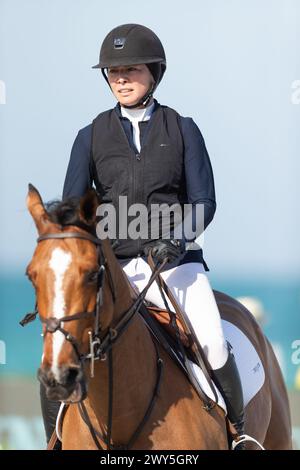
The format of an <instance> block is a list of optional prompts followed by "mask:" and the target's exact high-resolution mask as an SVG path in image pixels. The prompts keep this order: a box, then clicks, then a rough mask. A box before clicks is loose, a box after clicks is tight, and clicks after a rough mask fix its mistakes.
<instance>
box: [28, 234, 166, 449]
mask: <svg viewBox="0 0 300 470" xmlns="http://www.w3.org/2000/svg"><path fill="white" fill-rule="evenodd" d="M66 238H78V239H82V240H87V241H90V242H92V243H93V244H94V245H96V247H97V252H98V265H99V271H98V276H97V296H96V306H95V309H94V310H93V311H89V312H87V311H85V312H77V313H75V314H73V315H66V316H64V317H63V318H56V317H50V318H47V319H43V318H41V316H40V315H39V312H38V307H37V302H36V304H35V310H34V312H32V313H28V314H27V315H25V317H24V318H23V319H22V320H21V321H20V324H21V326H25V325H27V324H28V323H30V322H32V321H33V320H35V319H36V317H37V316H39V318H40V320H41V322H42V323H43V324H45V334H47V333H50V334H53V333H55V332H56V331H60V332H61V333H62V334H63V335H64V336H65V338H66V340H67V341H68V342H70V343H71V345H72V346H73V349H74V351H75V353H76V356H77V358H78V360H79V361H80V363H81V365H82V366H83V364H84V362H85V361H86V360H90V371H91V377H94V362H95V360H99V359H100V360H102V361H105V360H106V359H107V358H108V370H109V374H108V376H109V400H108V424H107V434H106V436H103V435H100V434H99V433H98V432H97V431H96V430H95V429H94V427H93V425H92V423H91V420H90V418H89V416H88V413H87V410H86V407H85V404H84V402H83V401H80V402H78V403H77V405H78V407H79V412H80V415H81V417H82V419H83V420H84V422H85V423H86V424H87V426H88V428H89V431H90V434H91V436H92V438H93V440H94V442H95V444H96V447H97V448H98V449H99V450H103V447H102V446H101V445H100V444H99V441H98V438H99V439H100V440H101V441H102V442H103V443H104V444H105V446H106V447H107V450H111V449H125V450H128V449H130V448H131V447H132V445H133V444H134V442H135V441H136V439H137V437H138V436H139V434H140V433H141V431H142V429H143V427H144V425H145V423H146V422H147V419H148V418H149V416H150V414H151V411H152V409H153V407H154V404H155V399H156V398H157V394H158V390H159V387H160V383H161V377H162V367H163V361H162V359H161V357H160V356H159V351H158V347H157V344H156V342H155V341H154V339H153V337H152V335H151V338H152V340H153V344H154V346H155V350H156V358H157V360H156V364H157V378H156V383H155V387H154V390H153V394H152V398H151V400H150V403H149V405H148V407H147V410H146V412H145V415H144V417H143V419H142V421H141V423H140V424H139V425H138V427H137V428H136V430H135V432H134V433H133V435H132V436H131V438H130V440H129V442H128V443H127V444H126V445H121V446H118V445H113V444H112V443H111V433H112V416H113V413H112V412H113V409H112V404H113V357H112V354H113V345H114V344H115V343H116V342H117V340H118V339H119V338H120V336H121V335H122V334H123V333H124V331H126V329H127V327H128V326H129V324H130V322H131V320H132V319H133V318H134V316H135V314H136V313H137V312H138V311H139V309H140V307H141V305H142V303H143V301H144V298H145V296H146V294H147V291H148V289H149V287H150V286H151V284H152V283H153V282H154V280H155V279H156V278H157V277H158V276H159V274H160V272H161V271H162V270H163V268H164V265H165V264H166V263H165V262H163V263H161V264H160V265H159V266H158V265H156V267H155V269H154V271H153V273H152V276H151V277H150V280H149V282H148V284H147V286H146V287H145V288H144V289H143V290H142V291H141V292H140V294H139V295H138V296H137V298H136V299H135V300H134V302H133V304H132V305H131V306H130V308H129V309H128V310H127V311H125V312H124V314H123V315H122V317H121V319H120V320H119V321H118V323H117V324H116V325H115V326H114V328H111V327H110V328H108V331H107V332H106V333H105V334H104V332H103V331H102V330H101V322H100V310H101V306H102V305H103V282H104V277H105V275H107V277H108V282H109V286H110V290H111V293H112V299H113V302H115V299H116V296H115V290H114V285H113V279H112V276H111V274H110V271H109V269H108V266H107V261H106V259H105V256H104V253H103V250H102V246H101V245H102V242H101V240H99V239H98V238H97V237H95V236H93V235H91V234H89V233H84V234H83V233H79V232H61V233H48V234H44V235H41V236H40V237H38V239H37V243H40V242H43V241H45V240H51V239H66ZM90 317H94V318H95V321H94V329H93V332H89V342H90V351H89V353H88V354H83V353H81V352H80V347H79V343H78V341H77V339H76V338H75V337H74V336H72V335H71V334H70V333H69V332H68V331H66V330H65V329H64V328H63V327H62V323H64V322H71V321H78V320H81V319H84V318H90Z"/></svg>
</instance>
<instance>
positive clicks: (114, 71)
mask: <svg viewBox="0 0 300 470" xmlns="http://www.w3.org/2000/svg"><path fill="white" fill-rule="evenodd" d="M108 81H109V84H110V86H111V89H112V92H113V94H114V95H115V97H116V99H117V100H118V101H119V103H120V104H121V105H126V106H131V105H134V104H136V103H137V102H138V101H139V100H140V99H141V98H143V96H144V95H145V94H146V93H147V91H148V90H149V87H150V85H151V84H152V83H154V80H153V77H152V75H151V73H150V70H149V69H148V67H147V66H146V65H145V64H139V65H130V66H129V65H128V66H123V67H110V68H109V69H108Z"/></svg>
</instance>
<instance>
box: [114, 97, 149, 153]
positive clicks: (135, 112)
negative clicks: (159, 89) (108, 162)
mask: <svg viewBox="0 0 300 470" xmlns="http://www.w3.org/2000/svg"><path fill="white" fill-rule="evenodd" d="M154 105H155V103H154V102H153V103H152V104H150V105H149V106H147V107H146V108H143V109H128V108H123V106H121V113H122V116H123V117H126V118H127V119H129V120H130V121H131V123H132V127H133V142H134V145H135V146H136V148H137V150H138V151H139V152H140V151H141V142H140V128H139V122H141V121H149V119H150V117H151V114H152V112H153V109H154Z"/></svg>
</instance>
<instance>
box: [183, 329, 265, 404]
mask: <svg viewBox="0 0 300 470" xmlns="http://www.w3.org/2000/svg"><path fill="white" fill-rule="evenodd" d="M222 326H223V331H224V335H225V338H226V339H227V341H228V342H229V344H230V345H231V346H232V352H233V353H234V356H235V361H236V364H237V367H238V370H239V373H240V377H241V382H242V388H243V396H244V404H245V406H246V405H247V404H248V403H249V402H250V400H252V398H253V397H254V396H255V395H256V394H257V393H258V392H259V390H260V389H261V387H262V386H263V384H264V381H265V371H264V368H263V364H262V362H261V360H260V358H259V356H258V354H257V352H256V350H255V348H254V346H253V344H252V343H251V342H250V340H249V339H248V338H247V336H246V335H244V333H243V332H242V331H241V330H239V329H238V328H237V327H236V326H235V325H233V324H232V323H230V322H228V321H226V320H222ZM191 367H192V369H193V371H194V374H195V377H196V379H197V381H198V382H199V384H200V385H201V387H202V389H203V390H204V392H205V393H206V394H207V396H209V397H210V398H211V399H212V400H214V395H213V393H212V391H211V388H210V386H209V385H208V382H207V380H206V378H205V376H204V374H203V372H202V370H201V369H200V367H198V366H197V365H196V364H194V363H192V362H191ZM216 389H217V387H216ZM217 391H218V405H220V406H221V408H223V410H224V411H225V412H226V405H225V402H224V399H223V397H222V395H221V394H220V391H219V390H217Z"/></svg>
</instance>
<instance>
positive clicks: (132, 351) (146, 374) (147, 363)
mask: <svg viewBox="0 0 300 470" xmlns="http://www.w3.org/2000/svg"><path fill="white" fill-rule="evenodd" d="M104 251H105V257H106V259H107V263H108V266H109V269H110V273H111V277H112V283H113V287H114V289H115V293H116V301H115V304H114V313H113V322H114V324H116V322H117V321H118V320H119V319H120V318H121V317H122V315H123V313H124V312H125V311H126V310H127V309H128V308H129V307H130V306H131V305H132V298H131V293H130V288H129V285H128V282H127V280H126V278H125V277H124V274H123V271H122V268H121V266H120V265H119V263H118V261H117V260H116V258H115V256H114V254H113V252H112V251H111V248H110V246H109V247H108V246H104ZM112 357H113V423H114V424H115V425H113V439H114V440H115V441H118V440H119V439H121V440H122V441H123V442H124V437H125V440H126V438H128V440H129V438H130V436H131V435H132V433H133V431H134V430H135V428H136V427H137V425H138V424H139V422H140V421H141V420H142V418H143V416H144V413H145V410H146V409H147V406H148V404H149V402H150V400H151V396H152V393H153V389H154V386H155V381H156V351H155V347H154V344H153V341H152V338H151V336H150V333H149V331H148V329H147V327H146V325H145V324H144V321H143V320H142V318H141V317H140V316H139V314H137V313H136V314H135V316H134V318H133V319H132V320H131V323H130V325H129V326H128V327H127V329H126V331H125V332H124V333H123V334H122V336H121V337H120V338H119V339H118V340H117V342H116V343H115V344H114V346H113V348H112ZM108 370H109V368H108V359H107V360H106V361H105V362H98V363H97V364H96V366H95V378H94V379H91V382H90V384H89V400H90V404H91V406H92V408H93V410H94V412H95V414H96V416H97V419H98V422H99V423H101V425H102V426H104V427H105V425H106V423H107V418H108V400H109V372H108Z"/></svg>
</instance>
